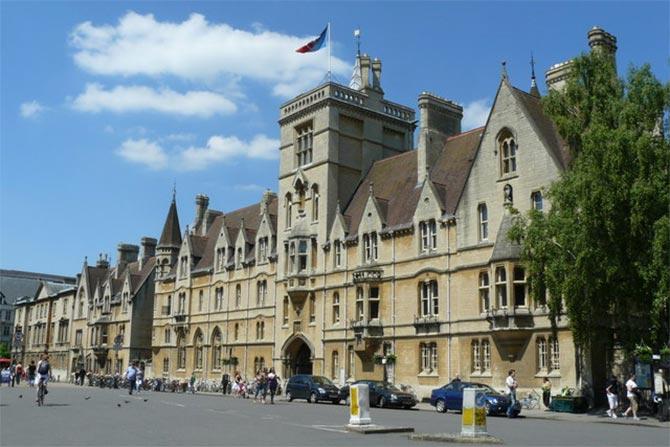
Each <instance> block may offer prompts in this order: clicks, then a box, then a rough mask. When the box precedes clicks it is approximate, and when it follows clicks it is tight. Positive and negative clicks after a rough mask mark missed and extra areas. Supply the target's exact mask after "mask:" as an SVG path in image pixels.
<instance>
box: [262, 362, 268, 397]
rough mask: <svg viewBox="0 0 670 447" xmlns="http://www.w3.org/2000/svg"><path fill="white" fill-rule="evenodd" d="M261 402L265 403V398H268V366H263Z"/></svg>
mask: <svg viewBox="0 0 670 447" xmlns="http://www.w3.org/2000/svg"><path fill="white" fill-rule="evenodd" d="M260 386H261V402H263V403H265V399H266V398H267V395H268V370H267V369H266V368H263V372H261V383H260Z"/></svg>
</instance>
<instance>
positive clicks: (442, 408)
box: [435, 399, 447, 413]
mask: <svg viewBox="0 0 670 447" xmlns="http://www.w3.org/2000/svg"><path fill="white" fill-rule="evenodd" d="M435 411H437V412H438V413H446V412H447V404H446V403H445V402H444V399H437V402H435Z"/></svg>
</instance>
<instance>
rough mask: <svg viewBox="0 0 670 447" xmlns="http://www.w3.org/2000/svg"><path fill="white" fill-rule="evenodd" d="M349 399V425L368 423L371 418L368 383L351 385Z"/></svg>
mask: <svg viewBox="0 0 670 447" xmlns="http://www.w3.org/2000/svg"><path fill="white" fill-rule="evenodd" d="M349 400H350V401H351V405H350V407H349V425H353V426H360V425H370V424H371V423H372V419H370V392H369V390H368V385H367V384H365V383H361V384H358V385H351V388H350V389H349Z"/></svg>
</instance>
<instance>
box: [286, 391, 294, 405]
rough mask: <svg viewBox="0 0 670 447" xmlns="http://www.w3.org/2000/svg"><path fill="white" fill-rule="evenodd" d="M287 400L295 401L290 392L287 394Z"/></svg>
mask: <svg viewBox="0 0 670 447" xmlns="http://www.w3.org/2000/svg"><path fill="white" fill-rule="evenodd" d="M286 400H287V401H289V402H292V401H293V395H292V394H291V392H290V391H287V392H286Z"/></svg>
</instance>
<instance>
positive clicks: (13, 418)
mask: <svg viewBox="0 0 670 447" xmlns="http://www.w3.org/2000/svg"><path fill="white" fill-rule="evenodd" d="M50 390H51V392H50V393H49V395H48V396H47V405H46V407H42V408H40V407H37V406H36V404H35V398H34V397H35V392H34V390H32V389H31V390H29V389H28V388H24V386H23V385H22V386H21V387H20V388H6V387H3V388H2V389H0V445H2V446H13V445H77V446H88V445H91V446H93V445H96V446H97V445H119V446H121V445H122V446H129V445H152V446H153V445H169V446H182V445H225V446H237V445H240V446H252V445H253V446H273V447H274V446H313V445H318V446H358V445H361V446H363V445H365V446H382V445H383V446H394V445H403V446H404V445H422V446H427V447H430V446H432V445H436V444H435V443H432V442H422V441H413V442H410V441H409V440H408V439H407V435H406V434H383V435H361V434H354V433H349V432H346V431H344V429H343V426H344V425H345V424H346V423H347V422H348V408H347V407H346V406H345V405H338V406H335V405H333V404H331V403H323V404H308V403H306V402H304V401H294V402H291V403H289V402H286V401H284V400H279V401H278V402H277V404H276V405H262V404H254V403H252V401H251V400H244V399H233V398H230V397H220V396H212V395H185V394H174V393H145V394H142V395H140V396H135V395H133V396H132V397H131V396H128V394H127V393H124V391H123V390H109V389H98V388H89V387H71V386H63V385H58V384H52V385H51V388H50ZM19 395H23V397H22V398H19ZM87 397H88V399H87ZM144 399H147V400H146V402H145V401H144ZM119 405H120V407H119ZM371 415H372V419H373V422H374V423H376V424H380V425H388V426H411V427H414V428H415V430H416V432H421V433H444V432H451V433H457V432H459V431H460V415H459V414H453V413H448V414H438V413H435V412H427V411H418V410H392V409H377V408H374V409H372V410H371ZM488 430H489V433H490V434H492V435H493V436H497V437H499V438H501V439H503V440H504V442H505V444H506V445H523V446H526V445H532V446H535V445H537V446H545V445H566V446H568V445H570V446H574V445H586V446H638V445H644V446H667V445H669V444H670V430H667V429H664V428H651V427H636V426H617V425H613V424H599V423H591V422H566V421H550V420H536V419H524V418H519V419H506V418H489V419H488Z"/></svg>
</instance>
